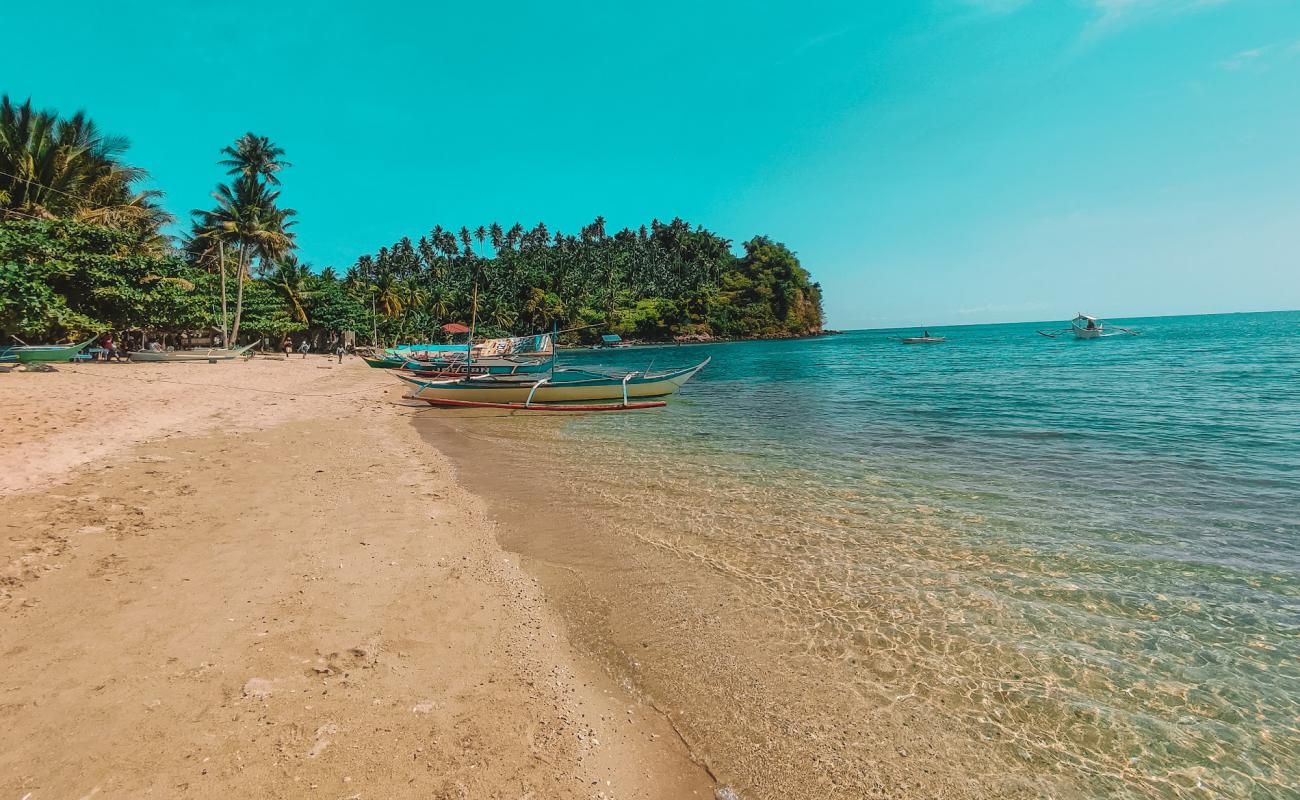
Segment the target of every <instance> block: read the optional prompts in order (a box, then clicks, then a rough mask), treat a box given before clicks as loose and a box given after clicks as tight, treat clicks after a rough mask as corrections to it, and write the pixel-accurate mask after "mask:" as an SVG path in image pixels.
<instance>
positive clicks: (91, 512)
mask: <svg viewBox="0 0 1300 800" xmlns="http://www.w3.org/2000/svg"><path fill="white" fill-rule="evenodd" d="M400 395H401V390H400V389H399V387H398V386H397V383H396V382H395V381H393V380H392V379H391V377H389V376H388V375H387V374H385V373H383V372H380V371H376V370H368V369H366V368H365V367H364V365H363V364H362V363H361V362H360V361H359V360H356V359H352V360H349V361H347V362H345V363H344V364H342V365H337V364H334V363H333V360H332V359H326V358H322V357H317V356H313V357H311V358H308V359H305V360H304V359H299V358H297V357H295V358H293V359H290V360H287V361H285V360H263V359H254V360H253V361H251V362H248V363H242V364H217V365H208V364H197V365H184V364H180V365H169V364H161V365H117V364H86V365H79V366H71V365H68V366H60V367H59V368H58V369H57V371H54V372H33V373H22V372H13V373H8V374H4V375H0V397H3V400H4V406H5V409H6V414H5V416H4V418H3V419H2V420H0V504H2V507H3V513H2V514H0V527H3V537H2V538H0V615H2V616H3V619H4V623H3V625H0V663H2V664H3V670H0V723H2V726H0V796H4V797H12V798H20V799H21V800H41V799H42V798H67V797H71V798H80V797H141V796H152V797H229V796H243V797H251V796H261V797H329V798H379V797H435V798H471V797H472V798H480V797H493V798H495V797H502V798H506V797H508V798H552V797H558V798H569V797H572V798H688V797H700V798H706V797H713V796H714V792H715V789H716V788H717V787H716V785H715V782H714V780H713V779H712V778H711V776H710V775H709V774H708V772H707V770H706V769H705V768H704V767H702V766H700V765H699V764H698V763H697V762H696V760H695V759H694V758H693V757H692V753H691V752H690V748H688V747H687V746H686V745H685V744H684V743H683V741H682V740H681V738H680V737H679V736H678V735H677V733H676V731H675V730H674V728H673V726H672V724H671V723H670V722H669V721H668V720H667V719H666V718H665V717H664V716H662V715H661V714H659V713H657V712H656V711H655V710H654V709H652V708H650V707H649V706H646V705H642V704H641V703H639V702H638V701H637V700H636V699H635V698H634V697H633V696H632V695H630V694H628V693H627V692H626V691H624V690H623V689H622V688H620V686H619V685H618V684H617V683H616V682H614V681H613V680H612V679H610V678H609V677H608V675H607V674H606V673H605V672H604V671H603V670H601V669H600V668H598V667H597V666H596V665H595V664H594V663H592V662H590V661H588V660H585V657H584V656H582V655H581V654H580V653H579V652H578V650H576V649H575V648H574V646H572V645H571V643H570V640H569V637H568V635H567V632H566V629H565V627H564V625H563V624H562V623H561V621H560V618H559V616H558V615H557V614H556V613H555V612H554V611H553V610H552V608H551V607H550V606H549V605H548V603H547V602H546V601H545V600H544V598H543V596H542V594H541V590H540V588H539V585H538V583H537V581H536V579H535V578H534V577H533V576H532V575H530V574H529V573H528V572H526V571H524V570H523V569H521V567H520V564H519V561H518V558H517V557H516V556H514V555H512V554H510V553H507V552H506V551H504V550H503V549H502V547H501V546H500V545H499V544H498V541H497V533H498V531H497V530H496V528H495V523H493V522H492V520H491V519H490V518H489V516H488V515H487V513H486V511H485V508H484V505H483V503H482V501H481V500H480V499H479V498H477V497H475V496H474V495H472V494H470V493H468V492H467V491H465V490H464V489H462V488H461V487H460V486H459V485H458V484H457V482H456V479H455V476H454V472H453V470H452V468H451V466H450V464H449V462H448V461H447V460H446V459H445V458H444V457H443V456H442V455H441V454H440V453H439V452H438V451H437V450H436V449H435V448H434V447H433V446H431V445H430V444H429V443H427V442H426V441H423V440H422V439H421V438H420V437H419V436H417V435H415V434H414V433H413V431H412V427H411V425H410V421H409V419H408V415H410V414H411V413H413V412H415V411H416V409H414V408H411V407H410V406H409V405H407V404H404V403H403V402H402V401H401V399H400Z"/></svg>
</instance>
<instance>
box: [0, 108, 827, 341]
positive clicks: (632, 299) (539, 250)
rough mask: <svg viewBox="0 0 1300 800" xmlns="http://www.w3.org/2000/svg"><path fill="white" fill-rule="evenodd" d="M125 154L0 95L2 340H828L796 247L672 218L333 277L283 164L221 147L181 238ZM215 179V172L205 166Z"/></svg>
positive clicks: (445, 248)
mask: <svg viewBox="0 0 1300 800" xmlns="http://www.w3.org/2000/svg"><path fill="white" fill-rule="evenodd" d="M126 150H127V142H126V140H124V139H122V138H121V137H118V136H112V135H109V134H106V133H104V132H102V131H100V130H99V129H98V127H97V126H96V125H95V124H94V123H93V122H92V121H91V120H90V119H89V118H87V117H86V116H85V114H83V113H77V114H75V115H73V116H71V117H60V116H59V115H58V114H57V113H55V112H51V111H41V110H37V109H35V108H34V107H33V106H32V103H31V101H30V100H29V101H27V102H25V103H23V104H15V103H13V102H11V100H10V99H9V98H8V97H7V96H5V97H2V98H0V332H3V334H4V335H5V337H6V338H7V337H8V336H10V335H14V334H16V335H18V336H21V337H25V338H27V339H29V340H33V341H45V340H49V341H53V340H57V339H65V338H76V337H79V336H83V335H86V334H90V333H96V332H100V331H105V330H113V331H141V332H150V333H162V334H166V333H170V334H179V333H181V332H199V333H202V334H204V335H206V334H208V333H209V332H214V333H221V334H222V335H223V336H224V337H225V340H226V341H250V340H252V339H255V338H260V337H266V338H269V339H272V340H279V339H282V338H283V337H285V336H286V335H291V336H295V337H301V336H308V337H310V338H314V339H317V340H323V339H326V338H332V336H333V335H334V334H335V333H337V332H339V331H345V330H352V331H355V332H356V333H357V337H358V341H360V342H369V341H371V339H372V338H373V337H376V336H377V338H378V340H379V341H380V342H382V343H395V342H399V341H417V340H419V341H423V340H429V339H431V338H435V339H436V338H439V337H443V336H445V335H444V334H441V332H440V331H441V326H442V325H443V324H446V323H449V322H461V323H471V322H473V323H475V324H476V326H477V328H478V330H479V331H480V332H481V333H483V334H484V335H507V334H526V333H533V332H539V331H545V330H551V329H553V328H554V329H560V330H571V333H569V334H568V338H570V339H571V340H575V341H589V340H592V339H595V338H596V337H598V336H600V335H601V334H605V333H617V334H620V335H622V336H624V337H631V338H637V339H643V340H653V341H663V340H669V339H679V340H680V339H707V338H712V337H759V336H797V335H805V334H809V333H815V332H817V331H820V330H821V326H822V312H821V289H820V287H819V286H818V285H817V284H816V283H813V282H812V281H811V279H810V277H809V274H808V272H807V271H806V270H805V269H804V268H803V267H802V266H801V265H800V263H799V260H798V258H797V257H796V256H795V254H794V253H793V252H791V251H790V250H789V249H788V248H787V247H786V246H785V245H783V244H780V243H778V242H775V241H772V240H771V239H769V238H767V237H763V236H758V237H755V238H753V239H750V240H749V241H747V242H744V243H743V245H742V250H743V252H741V253H739V254H737V253H734V252H733V250H732V244H731V242H730V241H728V240H726V239H724V238H722V237H720V236H718V235H716V234H714V233H711V232H710V231H708V230H705V229H704V228H703V227H700V226H693V225H690V224H688V223H686V222H684V221H682V220H680V219H674V220H672V221H671V222H666V223H665V222H659V221H657V220H655V221H652V222H650V223H649V225H648V226H641V227H640V228H639V229H637V230H631V229H623V230H620V231H617V232H614V233H612V234H611V233H610V232H608V231H607V230H606V227H605V221H604V219H602V218H599V217H598V218H596V220H594V221H593V222H592V223H591V224H589V225H587V226H585V227H583V228H582V229H581V230H579V231H578V232H577V233H576V234H564V233H562V232H560V231H555V232H551V231H550V230H549V229H548V228H547V227H546V226H545V225H544V224H538V225H536V226H535V227H532V228H527V229H525V228H524V227H523V226H522V225H520V224H518V223H515V224H513V225H511V226H509V227H505V226H503V225H501V224H499V223H492V224H491V225H480V226H478V227H476V228H474V229H470V228H468V227H462V228H460V229H459V230H453V229H450V228H443V227H442V226H435V227H434V228H433V229H432V230H431V231H429V232H428V233H427V234H425V235H423V236H420V237H418V238H416V239H415V240H412V239H410V238H403V239H402V240H400V241H398V242H395V243H393V244H392V245H390V246H387V247H382V248H380V249H379V251H378V252H377V253H373V254H369V255H363V256H361V257H360V258H358V259H357V261H356V263H355V264H353V265H351V266H349V267H348V268H347V269H346V270H344V271H343V272H342V273H341V274H340V272H339V271H338V270H336V269H334V268H333V267H328V266H327V267H325V268H323V269H319V270H318V269H314V268H313V267H312V266H311V265H309V264H306V263H304V262H301V261H300V260H299V259H298V257H297V249H298V243H297V239H296V237H295V234H294V230H293V229H294V223H295V217H296V213H295V211H294V210H293V209H291V208H287V207H285V206H284V205H283V203H282V202H281V199H280V186H281V180H282V178H283V177H284V175H285V171H286V170H287V169H288V168H289V167H290V166H291V164H290V163H289V162H288V161H286V160H285V153H284V151H283V150H282V149H281V148H279V147H278V146H276V145H275V144H274V143H273V142H272V141H271V140H270V139H268V138H267V137H263V136H257V135H254V134H252V133H249V134H246V135H244V136H242V137H240V138H239V139H238V140H236V141H235V142H234V143H232V144H231V145H230V146H228V147H226V148H224V149H223V150H222V151H221V154H220V155H221V157H220V160H219V161H218V164H217V166H218V167H219V168H220V169H222V170H224V173H225V174H224V180H223V181H222V182H221V183H219V184H218V186H217V187H216V189H215V191H214V192H213V193H212V204H211V206H210V207H207V208H202V209H195V210H194V211H193V212H191V219H190V223H189V225H188V229H187V230H186V231H185V232H184V234H182V235H180V236H178V237H172V236H170V235H168V231H169V230H170V229H172V227H173V226H174V224H175V220H174V219H173V218H172V217H171V216H170V215H168V214H167V213H166V212H165V211H164V210H163V209H162V207H161V205H160V202H161V195H160V193H158V192H156V191H144V190H141V189H140V188H139V187H140V185H141V184H142V183H144V182H145V180H146V179H147V173H146V172H145V171H144V170H143V169H141V168H140V167H138V166H133V165H131V164H129V163H127V162H126V160H125V157H126ZM214 174H215V171H214Z"/></svg>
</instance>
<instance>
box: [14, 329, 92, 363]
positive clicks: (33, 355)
mask: <svg viewBox="0 0 1300 800" xmlns="http://www.w3.org/2000/svg"><path fill="white" fill-rule="evenodd" d="M98 338H99V337H98V336H96V337H95V338H94V339H87V340H86V341H84V342H82V343H81V344H74V345H57V344H38V345H27V344H24V345H19V346H17V347H7V348H5V349H4V350H3V351H0V359H2V360H5V361H17V362H18V363H20V364H57V363H61V362H64V361H71V360H72V358H73V357H74V356H76V355H77V354H78V353H80V352H81V351H82V350H85V349H86V348H87V347H89V346H90V345H92V344H94V343H95V339H98Z"/></svg>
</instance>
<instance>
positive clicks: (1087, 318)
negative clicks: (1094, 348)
mask: <svg viewBox="0 0 1300 800" xmlns="http://www.w3.org/2000/svg"><path fill="white" fill-rule="evenodd" d="M1071 333H1073V334H1074V338H1076V339H1102V338H1105V337H1108V336H1124V335H1128V336H1137V335H1138V332H1137V331H1135V330H1132V329H1129V328H1121V327H1119V326H1118V325H1112V326H1110V327H1109V328H1108V327H1106V323H1105V322H1103V321H1101V320H1099V319H1097V318H1096V317H1094V316H1091V315H1089V314H1084V313H1082V312H1080V313H1078V314H1075V315H1074V319H1072V320H1070V327H1068V328H1060V329H1058V330H1050V331H1039V332H1038V335H1039V336H1046V337H1047V338H1049V339H1055V338H1056V337H1058V336H1064V335H1067V334H1071Z"/></svg>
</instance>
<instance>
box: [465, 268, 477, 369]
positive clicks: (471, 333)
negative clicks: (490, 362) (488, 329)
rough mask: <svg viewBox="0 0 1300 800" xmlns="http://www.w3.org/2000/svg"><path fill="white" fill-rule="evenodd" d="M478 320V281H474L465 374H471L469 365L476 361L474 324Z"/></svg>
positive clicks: (466, 346)
mask: <svg viewBox="0 0 1300 800" xmlns="http://www.w3.org/2000/svg"><path fill="white" fill-rule="evenodd" d="M477 322H478V281H474V291H473V296H472V297H471V299H470V311H469V341H467V342H466V343H465V374H466V375H469V374H470V369H469V365H470V364H471V363H473V361H474V325H475V324H476V323H477Z"/></svg>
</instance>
